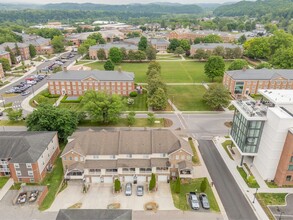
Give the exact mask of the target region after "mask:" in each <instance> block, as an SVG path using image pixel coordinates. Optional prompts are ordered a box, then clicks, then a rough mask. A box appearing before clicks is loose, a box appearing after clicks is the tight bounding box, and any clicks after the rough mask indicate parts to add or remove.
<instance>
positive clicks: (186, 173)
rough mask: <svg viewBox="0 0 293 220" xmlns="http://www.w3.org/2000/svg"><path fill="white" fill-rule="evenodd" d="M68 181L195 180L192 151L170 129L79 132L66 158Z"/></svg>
mask: <svg viewBox="0 0 293 220" xmlns="http://www.w3.org/2000/svg"><path fill="white" fill-rule="evenodd" d="M61 158H62V163H63V167H64V175H65V179H68V180H85V181H86V182H89V183H113V181H114V179H116V178H118V179H120V181H121V182H134V183H135V182H142V183H143V182H148V181H150V179H151V174H152V173H154V174H156V178H157V180H158V181H162V182H167V181H168V180H169V179H170V178H173V177H178V176H179V177H180V178H192V172H193V166H192V150H191V147H190V146H189V143H188V142H187V141H184V140H182V139H181V138H178V137H177V136H176V135H175V134H174V133H173V132H172V131H170V130H167V129H157V130H120V131H105V130H102V131H93V130H87V131H78V132H75V133H73V135H72V136H71V137H69V138H68V144H67V145H66V147H65V149H64V151H63V153H62V155H61Z"/></svg>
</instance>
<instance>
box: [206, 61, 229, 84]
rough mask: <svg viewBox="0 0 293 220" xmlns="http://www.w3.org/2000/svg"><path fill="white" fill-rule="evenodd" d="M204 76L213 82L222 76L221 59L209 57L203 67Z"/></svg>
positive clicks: (222, 62) (223, 63)
mask: <svg viewBox="0 0 293 220" xmlns="http://www.w3.org/2000/svg"><path fill="white" fill-rule="evenodd" d="M204 71H205V74H206V75H207V76H208V77H209V78H210V79H212V82H213V81H214V78H215V77H217V76H223V75H224V72H225V62H224V60H223V58H222V57H219V56H211V57H210V58H209V59H208V61H207V63H206V64H205V65H204Z"/></svg>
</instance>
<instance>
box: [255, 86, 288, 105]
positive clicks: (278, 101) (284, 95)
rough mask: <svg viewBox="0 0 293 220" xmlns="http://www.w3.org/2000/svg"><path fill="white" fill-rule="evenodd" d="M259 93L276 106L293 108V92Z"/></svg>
mask: <svg viewBox="0 0 293 220" xmlns="http://www.w3.org/2000/svg"><path fill="white" fill-rule="evenodd" d="M258 92H259V93H260V94H261V95H263V96H264V97H265V98H266V99H267V100H269V101H270V102H272V103H274V104H275V105H292V106H293V90H281V89H266V90H258Z"/></svg>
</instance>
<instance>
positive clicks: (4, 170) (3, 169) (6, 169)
mask: <svg viewBox="0 0 293 220" xmlns="http://www.w3.org/2000/svg"><path fill="white" fill-rule="evenodd" d="M0 172H9V173H10V170H9V168H0Z"/></svg>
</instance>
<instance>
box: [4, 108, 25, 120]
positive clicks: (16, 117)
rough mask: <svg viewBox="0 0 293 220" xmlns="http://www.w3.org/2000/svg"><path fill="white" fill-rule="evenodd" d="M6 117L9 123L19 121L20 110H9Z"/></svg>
mask: <svg viewBox="0 0 293 220" xmlns="http://www.w3.org/2000/svg"><path fill="white" fill-rule="evenodd" d="M7 115H8V118H9V120H10V121H19V120H20V119H21V118H22V109H19V110H11V111H9V112H8V114H7Z"/></svg>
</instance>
